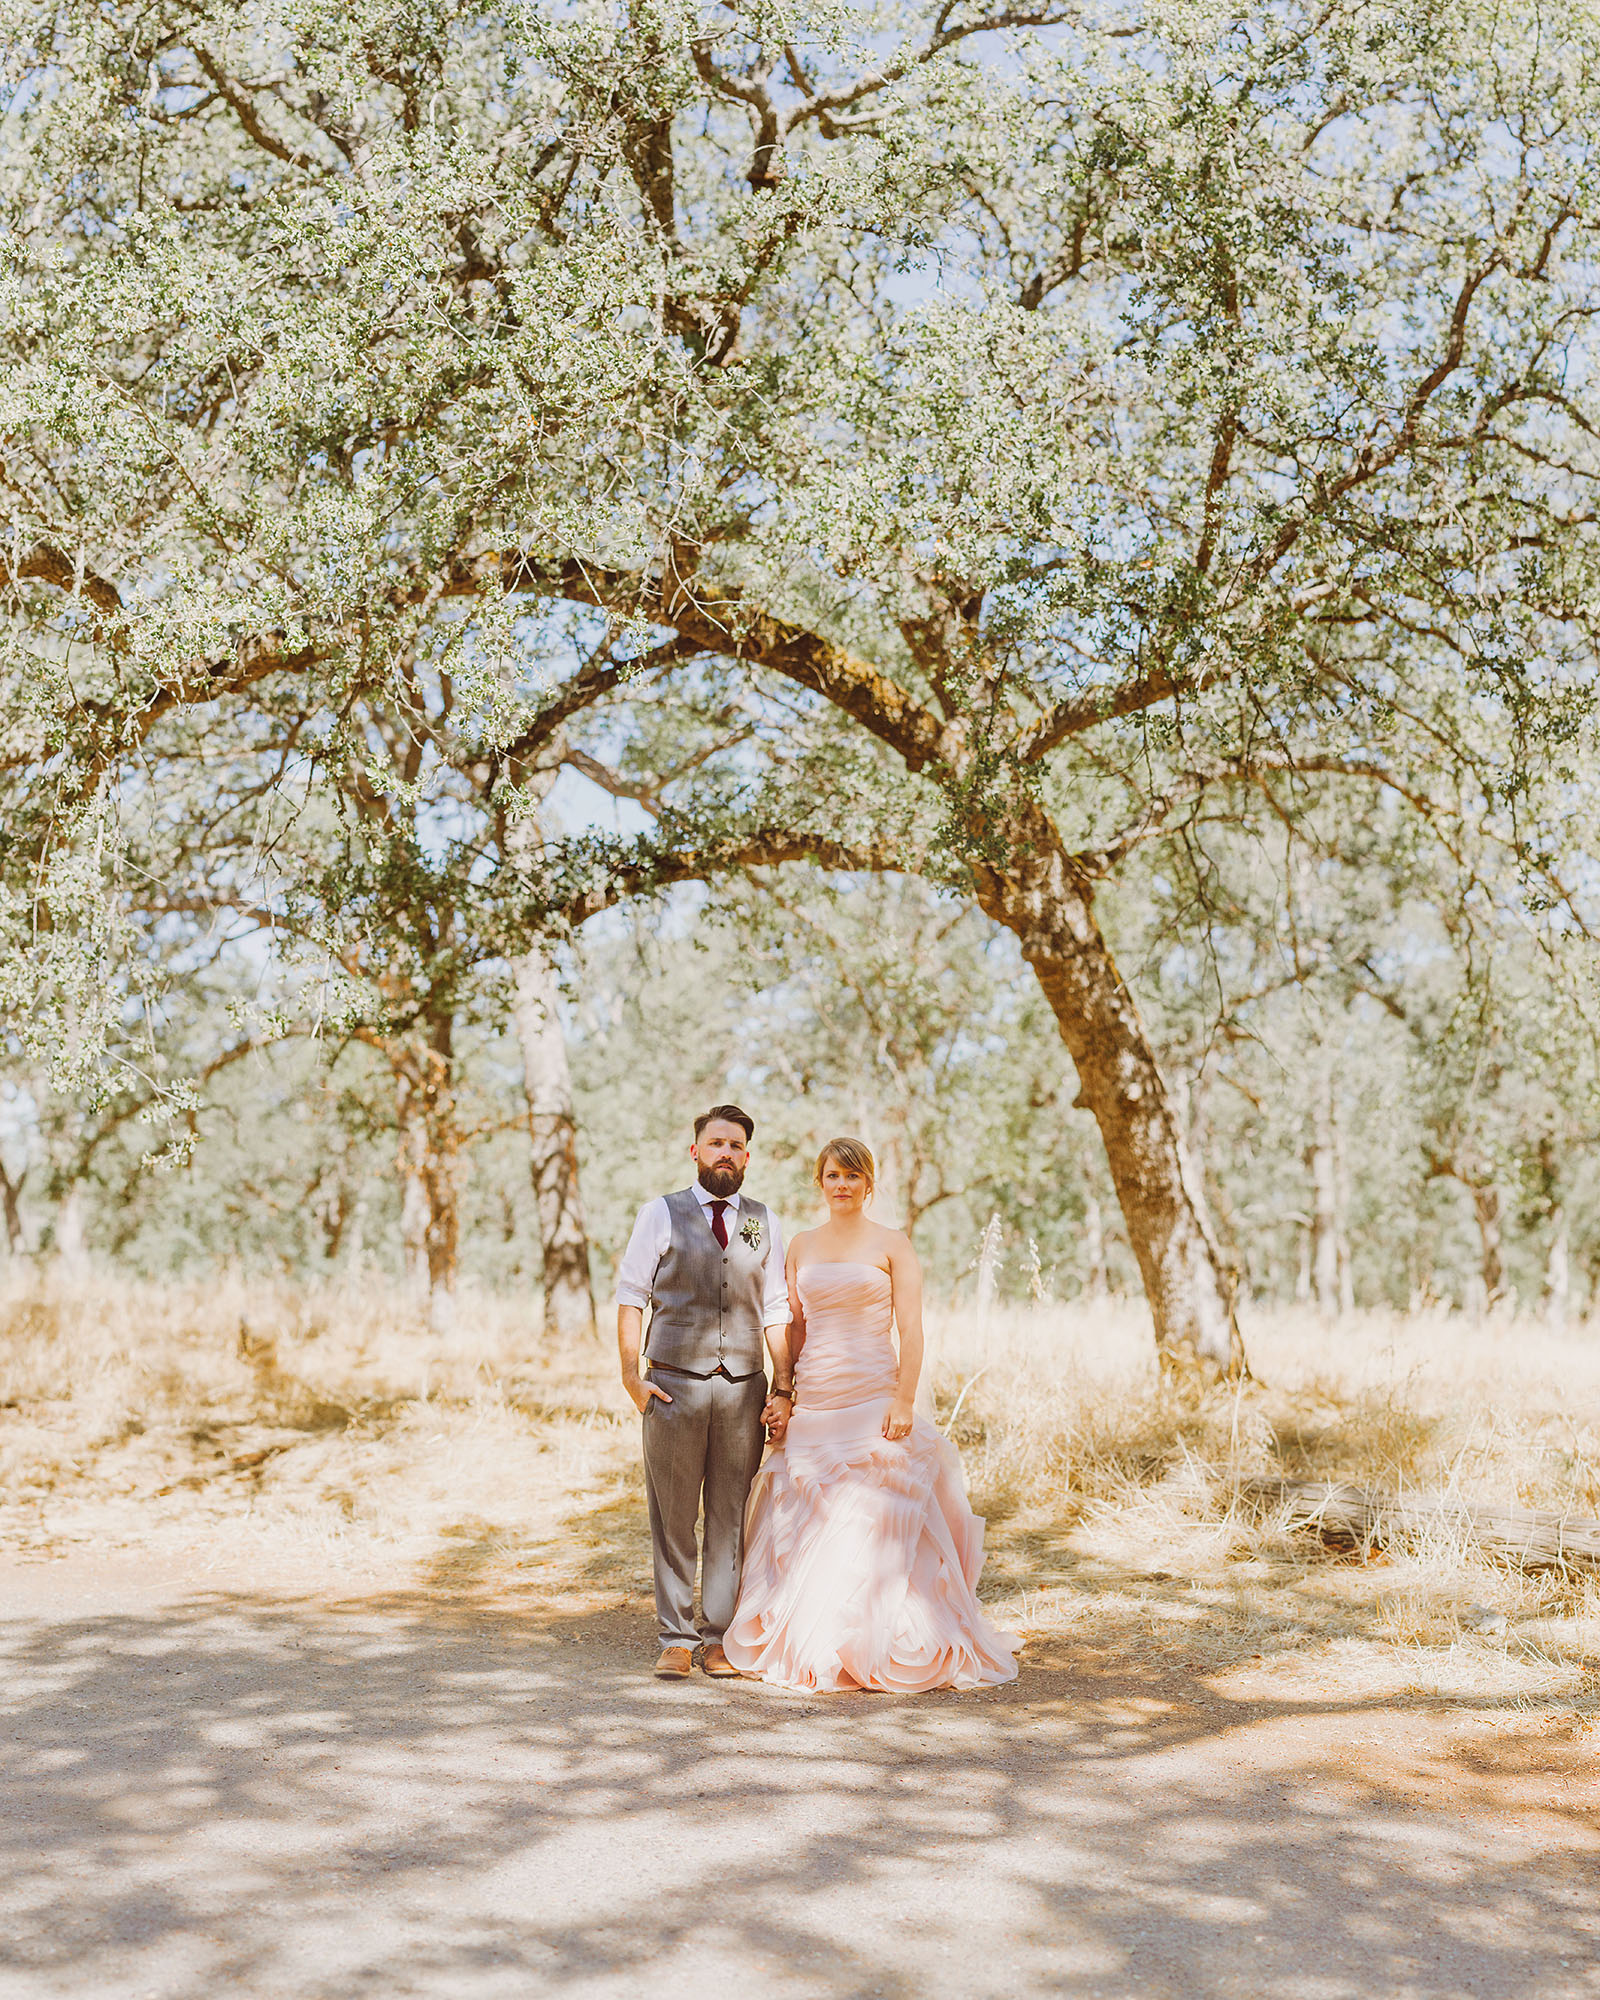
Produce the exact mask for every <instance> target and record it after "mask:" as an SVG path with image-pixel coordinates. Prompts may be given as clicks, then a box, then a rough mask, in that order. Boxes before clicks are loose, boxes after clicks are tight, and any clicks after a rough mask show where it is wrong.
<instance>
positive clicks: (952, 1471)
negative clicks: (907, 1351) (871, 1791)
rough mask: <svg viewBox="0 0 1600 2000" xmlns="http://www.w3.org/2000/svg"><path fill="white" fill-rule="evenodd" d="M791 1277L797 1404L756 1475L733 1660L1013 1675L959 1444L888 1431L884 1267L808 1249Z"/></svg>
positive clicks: (922, 1681) (889, 1672) (792, 1683)
mask: <svg viewBox="0 0 1600 2000" xmlns="http://www.w3.org/2000/svg"><path fill="white" fill-rule="evenodd" d="M795 1282H796V1286H797V1289H798V1291H799V1294H800V1303H801V1306H802V1308H803V1310H804V1313H805V1343H804V1345H803V1347H802V1348H801V1351H800V1357H799V1361H798V1364H797V1366H796V1369H795V1405H794V1414H793V1416H792V1417H791V1418H790V1420H789V1434H788V1437H787V1439H786V1441H785V1443H784V1445H783V1446H782V1447H781V1448H774V1450H772V1451H771V1452H769V1453H768V1455H767V1461H766V1463H765V1464H764V1465H763V1466H762V1468H761V1471H760V1472H759V1473H758V1474H757V1476H756V1481H755V1484H754V1485H753V1486H752V1487H751V1489H750V1503H749V1508H748V1510H747V1513H746V1518H745V1557H744V1572H743V1577H742V1580H741V1583H740V1588H739V1603H738V1608H737V1609H736V1611H735V1613H734V1617H733V1623H732V1624H731V1625H730V1626H729V1627H728V1630H727V1633H726V1635H725V1638H724V1641H723V1644H724V1646H725V1647H726V1649H727V1654H728V1658H729V1660H730V1661H731V1662H732V1663H733V1665H734V1666H736V1667H737V1668H738V1669H739V1670H740V1672H741V1673H747V1674H754V1675H758V1676H759V1677H760V1678H761V1679H762V1680H766V1681H770V1682H772V1683H773V1684H774V1685H776V1686H779V1687H790V1688H806V1689H838V1688H878V1689H883V1690H885V1691H888V1692H893V1693H899V1694H916V1693H921V1692H923V1691H925V1690H926V1689H929V1688H937V1687H958V1688H966V1687H986V1686H994V1685H995V1684H997V1683H999V1682H1001V1681H1009V1680H1014V1679H1015V1678H1016V1672H1017V1666H1016V1657H1015V1656H1016V1653H1017V1650H1018V1645H1019V1642H1018V1641H1017V1640H1016V1639H1015V1638H1014V1637H1013V1636H1012V1635H1011V1634H1010V1633H1007V1632H1001V1631H998V1630H997V1629H996V1628H995V1626H994V1625H992V1624H991V1623H990V1622H989V1620H988V1618H986V1617H985V1615H984V1613H983V1610H982V1607H981V1606H980V1605H979V1603H978V1598H977V1582H978V1575H979V1572H980V1571H981V1569H982V1567H983V1523H982V1522H981V1521H980V1520H979V1519H978V1518H977V1516H976V1515H975V1514H974V1513H973V1511H972V1509H971V1507H970V1506H969V1505H968V1504H967V1494H966V1485H965V1482H964V1480H963V1478H962V1475H961V1460H960V1457H959V1455H958V1454H957V1452H956V1449H955V1446H954V1445H952V1444H951V1443H950V1441H949V1439H948V1438H946V1437H944V1436H943V1435H942V1434H941V1433H940V1432H939V1431H938V1430H937V1429H936V1428H935V1427H934V1425H932V1424H930V1423H929V1422H928V1421H927V1419H926V1418H925V1417H915V1418H914V1419H913V1420H912V1427H911V1435H910V1436H909V1437H908V1438H903V1439H896V1440H893V1441H891V1440H890V1439H888V1438H886V1437H885V1436H884V1435H883V1419H884V1415H885V1413H886V1411H887V1410H888V1408H889V1404H890V1401H891V1399H892V1397H893V1395H894V1392H895V1388H896V1385H897V1382H898V1378H899V1360H898V1357H897V1355H896V1353H895V1348H894V1341H893V1338H892V1329H893V1324H894V1287H893V1284H892V1281H891V1279H890V1276H889V1273H888V1272H887V1271H880V1270H878V1269H877V1268H876V1266H874V1265H871V1264H855V1263H814V1264H805V1265H802V1266H801V1267H800V1270H799V1272H798V1273H797V1275H796V1281H795Z"/></svg>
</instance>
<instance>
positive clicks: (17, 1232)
mask: <svg viewBox="0 0 1600 2000" xmlns="http://www.w3.org/2000/svg"><path fill="white" fill-rule="evenodd" d="M26 1179H27V1169H26V1167H24V1168H23V1170H22V1172H21V1173H20V1174H18V1175H17V1177H16V1179H15V1180H13V1179H12V1178H11V1176H10V1175H9V1174H8V1173H7V1172H6V1169H5V1162H4V1161H3V1160H0V1203H3V1204H4V1207H5V1218H6V1250H7V1252H8V1253H9V1254H10V1255H11V1256H13V1257H24V1256H26V1255H27V1251H28V1232H27V1230H26V1228H25V1227H24V1226H23V1221H22V1183H23V1182H24V1181H25V1180H26Z"/></svg>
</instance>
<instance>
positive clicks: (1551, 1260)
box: [1544, 1202, 1572, 1333]
mask: <svg viewBox="0 0 1600 2000" xmlns="http://www.w3.org/2000/svg"><path fill="white" fill-rule="evenodd" d="M1550 1223H1551V1234H1550V1248H1549V1251H1548V1252H1547V1254H1546V1256H1545V1263H1544V1316H1545V1319H1546V1320H1547V1322H1548V1323H1549V1324H1550V1325H1551V1326H1552V1327H1554V1328H1555V1329H1556V1331H1557V1332H1558V1333H1559V1332H1561V1331H1562V1330H1563V1329H1564V1328H1565V1326H1566V1324H1567V1307H1568V1304H1569V1301H1570V1299H1571V1295H1572V1253H1571V1243H1570V1238H1569V1236H1568V1233H1567V1211H1566V1210H1565V1209H1564V1208H1563V1207H1562V1206H1561V1204H1560V1203H1559V1202H1558V1203H1557V1204H1556V1206H1555V1208H1554V1209H1553V1210H1552V1212H1551V1216H1550Z"/></svg>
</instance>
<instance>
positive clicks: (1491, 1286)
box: [1468, 1181, 1506, 1312]
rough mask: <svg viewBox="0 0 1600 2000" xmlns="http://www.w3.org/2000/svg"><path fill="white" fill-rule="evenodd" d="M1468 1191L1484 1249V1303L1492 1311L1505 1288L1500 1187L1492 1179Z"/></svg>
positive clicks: (1502, 1296) (1472, 1185)
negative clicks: (1501, 1240) (1501, 1247)
mask: <svg viewBox="0 0 1600 2000" xmlns="http://www.w3.org/2000/svg"><path fill="white" fill-rule="evenodd" d="M1468 1191H1469V1192H1470V1194H1471V1196H1472V1213H1473V1215H1474V1217H1475V1218H1476V1219H1477V1224H1478V1240H1479V1243H1480V1244H1481V1246H1482V1252H1483V1293H1484V1304H1485V1306H1486V1307H1487V1308H1488V1309H1489V1310H1490V1311H1491V1312H1492V1311H1493V1310H1494V1308H1495V1307H1496V1306H1497V1305H1498V1304H1499V1303H1500V1301H1501V1300H1502V1299H1503V1298H1504V1297H1505V1291H1506V1266H1505V1258H1504V1257H1503V1255H1502V1254H1501V1249H1500V1190H1499V1189H1498V1188H1497V1187H1496V1186H1495V1184H1494V1182H1493V1181H1473V1182H1472V1183H1470V1186H1469V1190H1468Z"/></svg>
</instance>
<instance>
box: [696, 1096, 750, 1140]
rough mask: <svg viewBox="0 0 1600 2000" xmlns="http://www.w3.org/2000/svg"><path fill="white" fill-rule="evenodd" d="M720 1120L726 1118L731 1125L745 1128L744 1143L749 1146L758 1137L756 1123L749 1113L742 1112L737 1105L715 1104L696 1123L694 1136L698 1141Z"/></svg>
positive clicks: (703, 1112)
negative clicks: (709, 1126)
mask: <svg viewBox="0 0 1600 2000" xmlns="http://www.w3.org/2000/svg"><path fill="white" fill-rule="evenodd" d="M718 1118H726V1119H727V1121H728V1123H729V1124H730V1125H742V1126H743V1127H744V1142H745V1144H746V1145H747V1146H748V1145H749V1143H750V1141H751V1140H752V1139H753V1138H754V1137H755V1136H756V1121H755V1120H754V1119H753V1118H752V1117H751V1116H750V1114H749V1112H748V1111H741V1110H740V1109H739V1107H738V1105H737V1104H713V1105H712V1107H711V1109H710V1110H709V1111H702V1112H701V1114H700V1116H699V1117H698V1118H697V1119H696V1120H695V1121H694V1136H695V1138H696V1139H697V1140H698V1139H699V1137H700V1134H701V1133H702V1132H703V1131H704V1130H705V1129H706V1127H707V1126H708V1125H709V1124H711V1123H712V1122H713V1120H715V1119H718Z"/></svg>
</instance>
